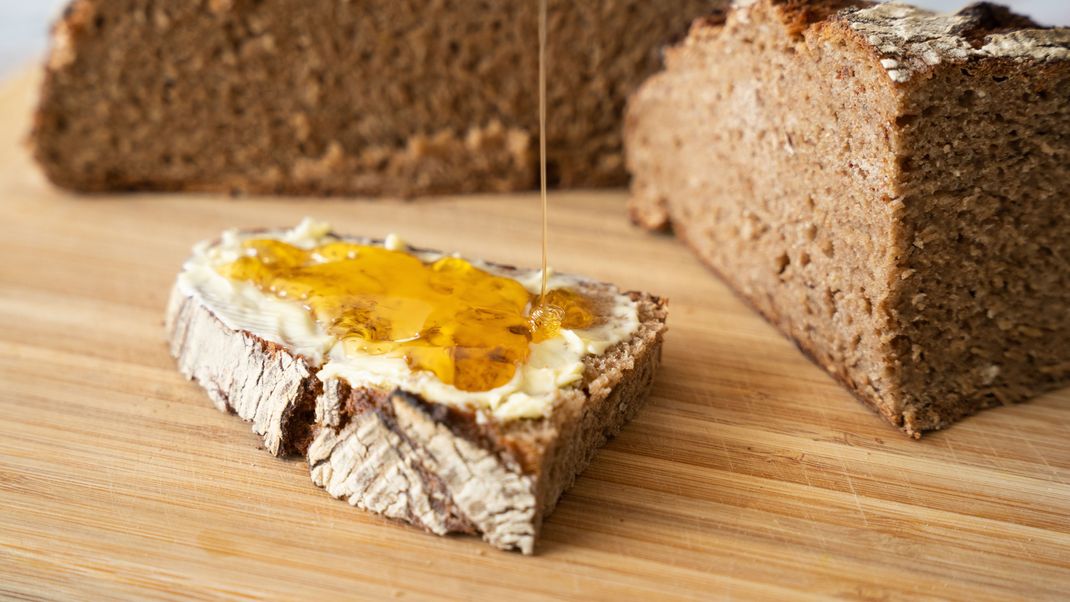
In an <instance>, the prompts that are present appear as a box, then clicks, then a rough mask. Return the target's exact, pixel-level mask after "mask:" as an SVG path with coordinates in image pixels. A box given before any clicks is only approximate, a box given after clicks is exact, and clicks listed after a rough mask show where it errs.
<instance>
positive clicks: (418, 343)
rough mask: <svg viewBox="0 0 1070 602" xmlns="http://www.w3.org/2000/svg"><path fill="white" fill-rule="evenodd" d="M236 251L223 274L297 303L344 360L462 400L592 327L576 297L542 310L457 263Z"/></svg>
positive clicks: (375, 254) (507, 284)
mask: <svg viewBox="0 0 1070 602" xmlns="http://www.w3.org/2000/svg"><path fill="white" fill-rule="evenodd" d="M242 249H243V251H244V255H243V256H242V257H240V258H238V259H237V260H235V261H233V262H231V263H228V264H226V265H223V266H221V267H220V268H219V269H218V271H219V272H220V274H222V275H223V276H225V277H227V278H230V279H233V280H240V281H246V282H250V283H252V284H254V285H255V286H257V287H258V288H259V289H260V290H262V291H264V292H267V293H271V294H273V295H275V296H276V297H279V298H282V299H292V300H295V301H298V302H300V303H302V304H303V305H304V306H305V308H306V309H308V310H309V311H310V312H312V315H313V317H314V318H315V319H316V320H317V321H318V322H319V323H320V324H322V325H324V327H325V329H326V331H327V333H328V334H331V335H333V336H334V337H336V338H337V339H338V340H339V341H341V343H342V344H343V345H344V346H345V349H346V351H347V352H354V353H360V354H371V355H386V354H392V355H400V356H402V357H404V358H405V361H406V362H407V363H408V365H409V367H410V368H412V369H413V370H428V371H430V372H432V373H434V374H435V376H437V377H438V378H439V379H440V380H441V381H442V382H444V383H446V384H451V385H453V386H455V387H457V388H458V389H460V390H462V391H487V390H490V389H493V388H495V387H499V386H501V385H504V384H506V383H508V382H509V381H510V380H511V379H512V378H513V375H514V374H515V373H516V370H517V367H518V366H519V365H521V364H523V363H524V362H525V361H526V360H527V358H528V354H529V348H530V343H532V342H535V343H537V342H540V341H544V340H547V339H549V338H552V337H553V336H554V335H556V334H557V332H558V330H560V329H582V328H588V327H590V326H592V325H593V324H594V314H593V312H592V308H591V304H590V300H589V299H587V298H586V297H584V296H583V295H581V294H579V293H576V292H573V291H569V290H566V289H555V290H551V291H548V292H547V293H546V294H545V296H544V297H543V298H542V299H541V303H540V302H539V301H540V300H539V298H538V296H537V295H532V294H531V293H530V292H528V290H527V289H526V288H524V286H523V285H521V284H520V283H519V282H517V281H516V280H513V279H511V278H506V277H502V276H497V275H494V274H491V273H489V272H487V271H486V270H482V269H480V268H478V267H476V266H474V265H472V264H471V263H469V262H468V261H465V260H464V259H459V258H456V257H443V258H441V259H438V260H437V261H433V262H430V263H426V262H424V261H422V260H421V259H420V258H419V257H416V256H415V255H412V254H410V253H406V252H403V251H392V250H389V249H385V248H382V247H377V246H369V245H360V244H355V243H350V242H342V241H336V242H327V243H324V244H321V245H319V246H316V247H314V248H312V249H302V248H300V247H296V246H294V245H291V244H288V243H286V242H282V241H279V240H272V239H256V240H248V241H245V242H244V243H242Z"/></svg>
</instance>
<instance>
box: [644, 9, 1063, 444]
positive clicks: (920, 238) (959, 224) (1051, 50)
mask: <svg viewBox="0 0 1070 602" xmlns="http://www.w3.org/2000/svg"><path fill="white" fill-rule="evenodd" d="M666 63H667V67H666V69H665V70H664V71H663V72H661V73H659V74H657V75H655V76H653V77H652V78H651V79H649V80H648V81H647V82H646V83H645V84H644V85H643V86H642V87H641V88H640V90H639V91H638V92H637V93H636V94H635V95H634V96H633V97H632V99H631V101H630V106H629V109H628V111H627V115H626V118H625V146H626V155H627V165H628V168H629V170H630V171H631V173H632V176H633V180H632V189H631V192H632V199H631V212H632V217H633V219H634V221H636V222H637V223H640V224H642V225H643V226H645V227H648V228H669V227H671V228H672V229H673V230H674V231H675V232H676V234H677V235H678V236H679V237H680V238H681V239H682V240H683V241H685V242H686V243H687V244H688V245H689V246H690V247H691V248H692V249H693V250H694V251H695V253H696V254H697V255H698V256H699V257H700V258H701V259H702V260H703V261H704V262H705V263H706V264H707V265H709V267H710V268H711V269H712V270H713V271H714V272H716V273H717V274H719V275H720V276H721V277H722V278H723V279H724V280H725V281H727V282H728V283H729V284H730V285H731V286H732V287H733V288H734V289H735V290H736V291H737V292H738V293H739V294H740V296H741V297H742V298H743V299H745V300H746V301H747V302H748V303H749V304H751V305H752V306H753V307H755V308H756V309H757V310H758V311H759V312H761V313H762V315H764V316H765V317H766V318H767V319H768V320H769V321H770V322H772V323H773V324H774V325H776V326H777V327H778V328H779V329H780V330H781V331H783V332H784V333H785V334H786V335H787V336H789V337H790V338H792V339H793V340H794V341H795V342H796V343H797V344H798V345H799V347H800V348H801V349H802V350H803V351H804V352H805V353H806V354H807V355H809V356H810V357H811V358H812V359H813V360H814V361H815V362H816V363H817V364H818V365H820V366H821V367H823V368H824V369H825V370H826V371H828V372H829V373H830V374H831V375H833V376H834V377H835V378H836V379H838V380H839V381H841V382H842V383H843V384H844V385H845V386H846V387H847V388H848V389H850V390H851V391H852V392H853V393H854V394H855V395H856V396H857V397H858V398H859V399H860V400H861V401H863V402H864V403H865V404H866V405H868V406H869V407H871V408H872V409H874V410H875V411H876V412H878V413H879V414H880V415H881V416H882V417H883V418H884V419H885V420H887V421H888V422H890V423H892V424H894V425H896V426H897V427H899V428H901V429H902V430H903V431H905V432H906V433H908V434H911V435H913V436H919V435H920V434H921V433H923V432H925V431H930V430H934V429H940V428H944V427H946V426H947V425H949V424H951V423H952V422H953V421H955V420H957V419H959V418H961V417H963V416H966V415H968V414H972V413H974V412H976V411H978V410H980V409H982V408H987V407H991V406H998V405H1003V404H1008V403H1013V402H1019V401H1024V400H1026V399H1028V398H1030V397H1032V396H1035V395H1037V394H1039V393H1042V392H1044V391H1048V390H1051V389H1053V388H1057V387H1060V386H1063V385H1065V384H1067V383H1068V382H1070V263H1068V261H1067V258H1070V204H1068V199H1067V196H1066V191H1067V190H1070V30H1067V29H1065V28H1062V29H1060V28H1056V29H1045V28H1041V27H1039V26H1038V25H1036V24H1035V23H1033V22H1032V21H1030V20H1029V19H1028V18H1026V17H1023V16H1020V15H1016V14H1014V13H1013V12H1012V11H1010V10H1008V9H1007V8H1005V7H1002V6H998V5H994V4H989V3H977V4H973V5H970V6H968V7H966V8H964V9H962V10H961V11H959V12H957V13H953V14H938V13H933V12H929V11H925V10H921V9H918V8H914V7H911V6H908V5H904V4H899V3H887V4H874V3H872V2H864V1H850V0H844V1H833V0H824V1H816V2H790V1H783V0H755V1H753V2H746V3H737V7H736V9H735V10H734V11H732V12H731V13H730V14H729V15H728V17H727V19H726V20H722V21H713V20H705V21H699V22H696V24H695V25H694V26H693V27H692V29H691V32H690V34H689V35H688V37H687V38H686V39H685V40H684V41H683V42H681V43H680V44H679V45H677V46H675V47H673V48H671V49H670V50H669V51H668V52H667V60H666Z"/></svg>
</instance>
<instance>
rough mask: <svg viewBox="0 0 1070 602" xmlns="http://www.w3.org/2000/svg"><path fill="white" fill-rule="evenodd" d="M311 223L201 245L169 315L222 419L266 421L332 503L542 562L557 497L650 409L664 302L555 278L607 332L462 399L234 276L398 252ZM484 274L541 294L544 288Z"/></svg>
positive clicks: (536, 350)
mask: <svg viewBox="0 0 1070 602" xmlns="http://www.w3.org/2000/svg"><path fill="white" fill-rule="evenodd" d="M308 224H309V222H306V224H304V225H303V226H302V227H299V228H296V229H294V230H289V231H248V232H236V231H235V232H229V233H227V234H226V235H224V237H223V238H222V239H220V240H217V241H211V242H205V243H202V244H200V245H198V247H197V248H196V249H195V252H194V255H193V257H192V258H191V259H190V260H189V261H188V262H187V264H186V265H185V266H184V268H183V271H182V272H181V273H180V275H179V277H178V279H177V281H176V284H175V286H174V289H173V291H172V296H171V301H170V303H169V306H168V309H167V319H166V326H167V332H168V336H169V339H170V347H171V352H172V354H173V355H174V357H175V358H176V359H177V361H178V366H179V369H180V370H181V371H182V373H183V374H185V375H186V376H187V377H189V378H191V379H193V380H195V381H196V382H198V383H199V384H200V385H201V386H202V387H204V389H205V390H206V391H207V393H208V395H209V397H210V398H211V399H212V400H213V402H214V403H215V405H216V406H217V407H218V408H219V409H220V410H223V411H228V412H232V413H235V414H237V415H238V416H239V417H241V418H243V419H244V420H246V421H249V422H251V423H252V428H253V431H254V432H255V433H256V434H257V435H258V436H259V437H260V438H261V439H262V440H263V443H264V447H265V448H266V449H267V450H268V451H269V452H270V453H272V454H275V455H291V454H292V455H303V456H304V457H306V458H307V461H308V463H309V467H310V470H311V474H312V480H313V481H314V482H315V483H316V484H317V485H319V486H320V487H323V488H324V489H326V490H327V492H328V493H330V494H331V495H332V496H334V497H337V498H340V499H344V500H347V501H348V502H349V503H350V504H352V505H354V506H357V507H360V508H363V509H366V510H370V511H372V512H376V513H379V514H382V515H384V516H386V517H389V518H392V519H397V520H400V521H404V522H407V523H410V524H412V525H415V526H417V527H420V528H423V529H425V530H427V531H430V532H432V533H436V534H439V535H442V534H446V533H452V532H461V533H472V534H479V535H481V536H482V537H483V538H484V539H485V540H486V541H487V542H489V543H490V544H492V545H494V546H496V547H499V548H503V549H517V550H521V551H523V552H525V553H531V552H532V550H533V548H534V545H535V541H536V537H537V535H538V531H539V527H540V525H541V523H542V520H543V519H544V517H545V516H546V515H547V514H549V513H550V512H551V511H552V509H553V508H554V505H555V504H556V503H557V500H558V498H559V497H560V496H561V494H562V493H563V492H564V491H565V490H566V489H567V488H568V487H570V486H571V484H572V483H573V481H574V479H575V478H576V476H577V475H578V474H579V473H580V472H581V471H582V470H583V469H584V468H586V466H587V464H588V463H589V462H590V460H591V458H592V457H593V455H594V453H595V452H596V450H597V449H598V448H599V447H600V446H602V445H603V444H604V443H605V442H606V441H607V440H608V439H609V438H611V437H613V436H614V435H615V434H616V433H617V432H619V430H620V429H621V428H622V426H623V425H624V424H625V422H627V421H628V420H629V419H630V418H631V417H632V416H634V415H635V413H636V412H637V411H638V409H639V408H640V407H641V405H642V403H643V401H644V400H645V398H646V396H647V392H648V391H649V389H650V386H651V384H652V382H653V378H654V373H655V370H656V368H657V366H658V363H659V361H660V353H661V342H662V335H663V333H664V331H665V319H666V309H665V302H664V301H663V300H661V299H659V298H657V297H654V296H652V295H649V294H645V293H634V292H631V293H622V292H620V291H618V290H617V289H616V288H615V287H613V286H612V285H609V284H604V283H598V282H593V281H589V280H585V279H581V278H574V277H570V276H562V275H555V276H554V277H552V278H551V279H550V286H551V290H556V289H562V290H566V289H567V290H570V291H576V292H578V293H581V294H582V295H584V296H585V298H587V299H590V300H592V307H595V308H597V309H596V313H597V315H596V317H595V318H596V319H595V320H594V322H593V323H592V324H590V325H589V326H588V327H587V328H585V329H577V330H574V331H568V332H565V331H564V330H562V331H561V332H560V333H558V334H557V335H555V336H552V337H550V338H548V339H547V340H545V341H542V342H540V343H538V344H536V343H532V344H531V349H532V355H531V356H530V357H529V359H528V360H527V362H526V363H524V364H521V365H520V366H519V367H518V370H517V372H516V373H515V374H514V376H513V378H512V379H511V380H510V381H509V382H508V383H507V384H505V385H502V386H499V387H496V388H493V389H490V390H485V391H478V392H468V391H459V390H458V389H457V388H456V387H454V386H450V385H447V384H444V383H443V382H440V381H439V380H438V379H435V378H433V377H429V376H428V374H427V373H426V372H422V371H418V370H409V369H406V368H405V364H404V362H402V361H400V360H398V358H397V357H396V356H391V357H385V358H384V357H381V356H376V355H361V354H360V353H356V354H354V353H353V352H350V351H348V349H349V347H346V339H344V337H339V336H335V335H334V334H332V333H333V331H330V330H324V328H323V324H322V320H321V319H320V318H319V317H317V316H314V315H312V314H310V313H309V311H308V310H307V309H306V306H305V305H303V304H302V303H301V302H298V301H294V300H288V299H286V298H284V297H278V296H276V295H272V294H270V293H268V292H265V291H263V290H260V289H258V288H256V287H254V286H252V285H250V284H249V283H248V282H241V281H236V280H234V279H232V278H228V277H226V276H224V275H223V274H224V273H226V270H225V266H226V265H227V264H226V262H227V261H231V260H234V258H239V257H240V256H241V255H242V253H243V251H242V249H245V248H248V244H245V243H246V241H250V240H254V239H255V240H260V239H277V240H284V241H287V242H288V243H291V244H294V245H297V246H298V247H302V248H304V247H308V248H312V247H313V246H314V245H319V244H322V243H331V242H346V243H350V242H359V243H360V244H362V245H368V246H370V247H375V248H381V246H382V244H383V243H381V242H376V241H369V240H364V239H355V238H343V237H338V236H336V235H334V234H332V233H330V232H328V231H327V230H326V229H325V228H323V227H316V228H312V229H310V228H309V226H308ZM389 242H390V244H389V245H388V246H389V247H394V248H397V243H396V241H389ZM243 245H244V246H243ZM317 248H318V247H317ZM409 252H411V253H412V254H413V255H415V256H418V257H419V258H420V259H421V261H425V262H433V261H435V260H437V259H440V258H443V257H445V258H446V261H452V259H451V258H450V256H443V255H441V254H438V253H434V252H429V251H417V250H410V251H409ZM473 263H474V264H475V265H477V266H478V268H479V269H481V270H486V271H487V272H489V273H492V274H494V275H497V276H501V277H504V278H508V279H515V280H517V281H518V282H524V283H527V284H528V285H529V286H530V283H531V282H533V281H534V280H533V275H535V276H537V275H538V273H537V272H531V271H523V270H517V269H515V268H510V267H504V266H497V265H494V264H488V263H482V262H473ZM456 294H459V295H463V294H465V293H463V292H458V293H456ZM384 302H386V303H389V302H390V300H389V299H386V300H384ZM479 311H482V312H484V313H486V312H490V311H496V310H494V309H493V308H490V309H486V308H484V309H481V310H479ZM458 338H459V339H461V338H463V336H461V335H458ZM540 350H541V351H540ZM547 350H549V351H550V352H552V353H551V354H550V355H548V354H547ZM553 354H556V355H553ZM388 355H389V354H388ZM399 366H400V368H399ZM548 379H549V380H548ZM525 381H530V382H525ZM547 382H549V383H550V385H549V386H547V385H546V383H547ZM540 383H541V384H540Z"/></svg>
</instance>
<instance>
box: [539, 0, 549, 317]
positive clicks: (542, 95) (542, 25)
mask: <svg viewBox="0 0 1070 602" xmlns="http://www.w3.org/2000/svg"><path fill="white" fill-rule="evenodd" d="M539 195H540V196H541V197H542V288H541V289H540V293H539V306H540V307H542V306H543V305H545V304H544V300H545V299H546V281H547V280H548V279H549V275H548V274H547V268H548V263H549V261H548V255H549V253H548V248H549V246H550V245H549V239H550V226H549V216H550V203H549V201H548V199H547V194H546V0H539Z"/></svg>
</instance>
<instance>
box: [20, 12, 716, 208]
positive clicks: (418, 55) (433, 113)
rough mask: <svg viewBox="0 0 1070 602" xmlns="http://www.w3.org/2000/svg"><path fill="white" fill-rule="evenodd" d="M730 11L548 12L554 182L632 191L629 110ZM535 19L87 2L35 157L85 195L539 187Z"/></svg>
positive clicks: (41, 120) (67, 28)
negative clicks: (671, 52)
mask: <svg viewBox="0 0 1070 602" xmlns="http://www.w3.org/2000/svg"><path fill="white" fill-rule="evenodd" d="M726 4H727V0H658V1H657V2H635V1H634V0H584V1H583V2H573V1H572V0H552V1H551V2H550V5H549V23H548V28H549V31H548V37H549V46H548V48H547V52H548V57H547V66H548V68H549V79H548V89H547V98H548V101H549V106H550V111H549V122H548V124H547V133H548V136H549V138H548V148H549V157H548V159H549V170H550V171H549V173H550V177H551V179H552V181H553V182H556V183H557V184H559V185H560V186H562V187H591V186H607V185H622V184H624V183H625V182H626V174H625V171H624V162H623V158H622V154H621V134H620V124H621V115H622V113H623V109H624V103H625V100H626V98H627V96H628V94H630V93H631V92H632V90H634V89H635V86H637V85H638V84H639V83H640V82H641V81H642V80H643V78H645V77H646V76H647V75H649V74H650V73H652V72H653V71H654V70H655V69H657V67H658V66H659V64H660V49H661V47H662V45H663V44H665V43H667V42H668V41H669V40H670V39H671V38H674V37H677V36H679V35H682V34H683V33H684V32H685V31H686V30H687V26H688V24H689V23H690V22H691V19H692V18H694V17H696V16H699V15H702V14H706V13H708V12H710V11H711V10H714V9H717V8H719V7H720V8H723V7H724V6H725V5H726ZM537 14H538V2H537V1H536V0H496V1H495V2H483V1H477V0H460V1H458V2H397V1H396V0H358V1H352V2H344V1H340V0H263V1H261V0H256V1H253V0H206V1H198V2H190V1H188V0H156V1H154V2H142V1H140V0H107V1H104V0H73V1H72V2H71V4H70V6H69V7H68V8H67V10H66V12H65V13H64V15H63V18H62V19H61V20H60V21H59V23H58V24H57V25H56V28H55V32H54V39H53V50H52V54H51V57H50V59H49V61H48V66H47V70H46V76H45V81H44V87H43V89H42V94H41V104H40V109H39V111H38V113H37V120H36V125H35V127H34V133H33V136H32V139H33V144H34V148H35V155H36V157H37V159H38V161H39V162H40V164H41V165H42V167H43V168H44V171H45V173H46V174H47V176H48V177H49V179H51V180H52V181H53V182H54V183H56V184H58V185H60V186H63V187H67V188H71V189H75V190H80V191H104V190H128V189H152V190H194V191H199V190H211V191H223V192H230V191H246V192H257V193H282V194H301V195H306V194H369V195H379V194H389V195H402V196H410V195H417V194H430V193H459V192H473V191H508V190H524V189H531V188H533V187H535V185H536V183H537V179H536V175H537V171H536V166H537V161H538V152H537V149H536V146H535V145H536V144H537V143H538V89H537V87H536V86H537V82H538V77H537V65H538V52H537V49H538V42H537V40H538V34H537V32H538V21H537Z"/></svg>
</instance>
